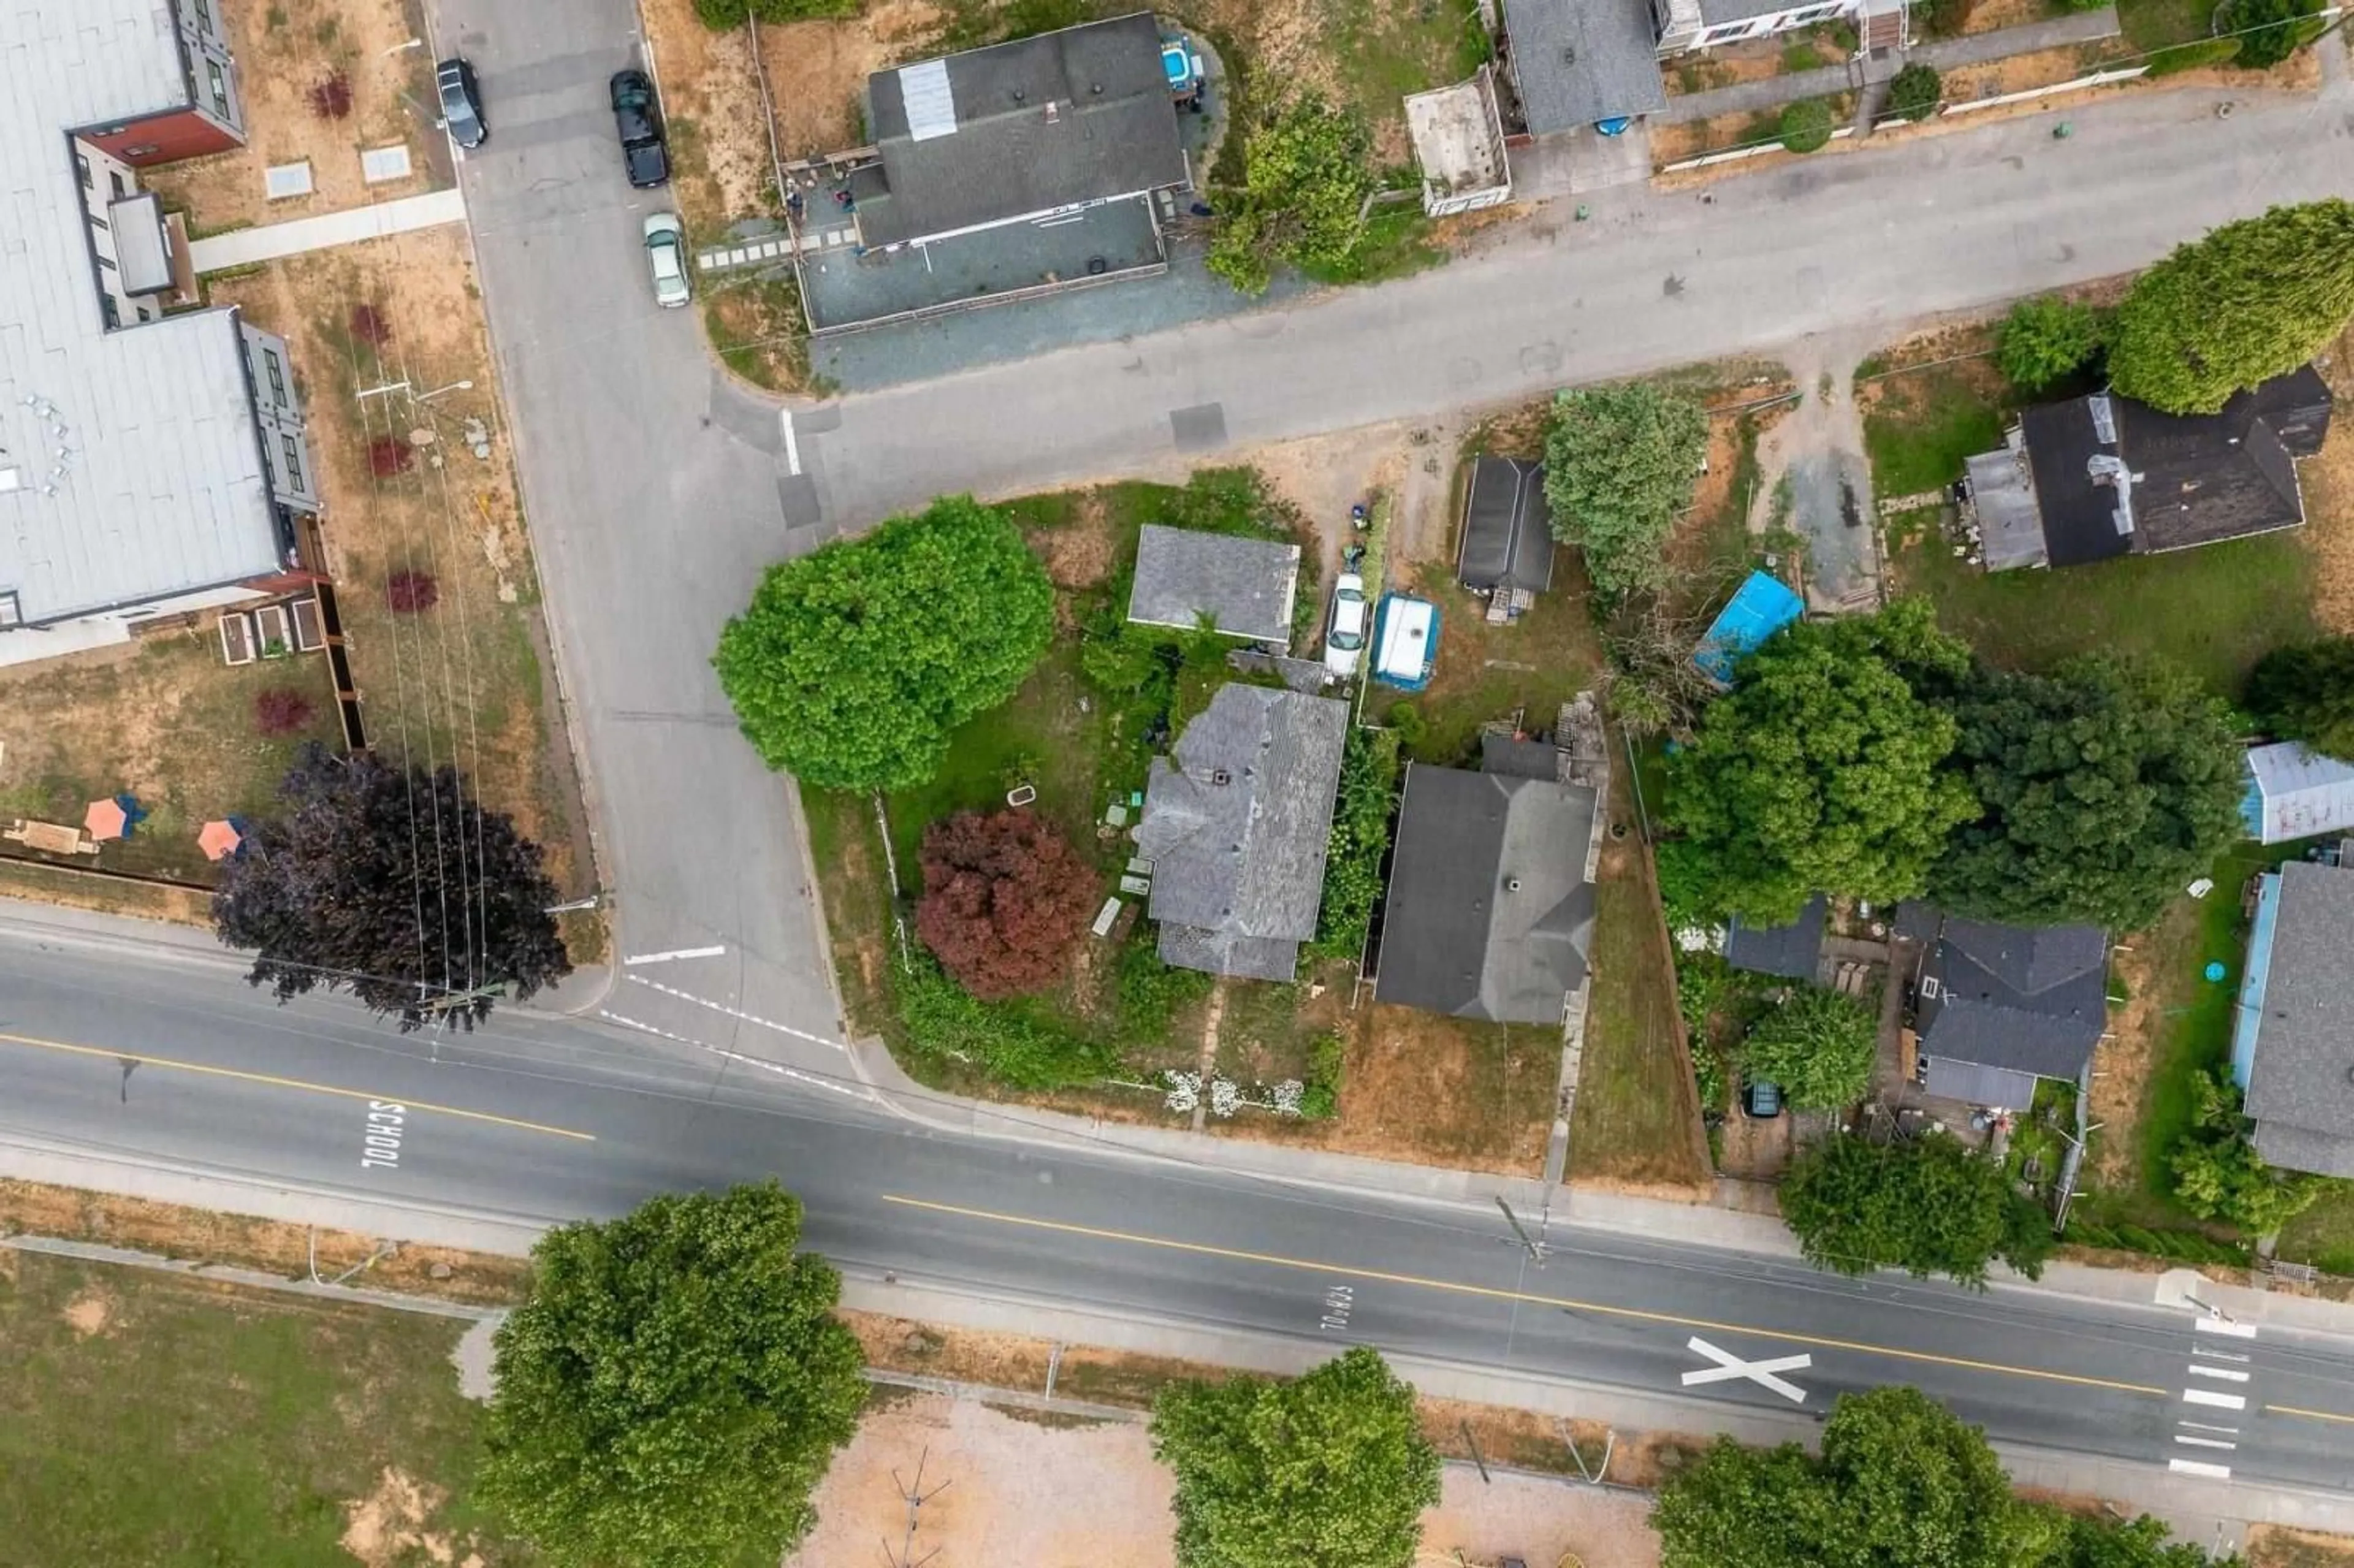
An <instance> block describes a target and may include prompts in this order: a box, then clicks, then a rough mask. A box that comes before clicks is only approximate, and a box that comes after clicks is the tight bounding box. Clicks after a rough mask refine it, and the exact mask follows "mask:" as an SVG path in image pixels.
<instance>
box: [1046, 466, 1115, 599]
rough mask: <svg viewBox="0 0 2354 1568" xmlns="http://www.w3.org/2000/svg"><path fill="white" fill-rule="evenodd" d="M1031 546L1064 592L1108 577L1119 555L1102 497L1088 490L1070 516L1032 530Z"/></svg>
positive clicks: (1099, 583) (1097, 583)
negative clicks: (1061, 520) (1067, 520)
mask: <svg viewBox="0 0 2354 1568" xmlns="http://www.w3.org/2000/svg"><path fill="white" fill-rule="evenodd" d="M1028 542H1029V546H1030V548H1031V549H1032V550H1033V551H1034V552H1036V553H1037V555H1038V556H1039V557H1040V558H1041V559H1042V560H1044V562H1045V563H1046V576H1047V577H1050V578H1052V579H1053V580H1054V584H1055V587H1056V588H1062V589H1064V590H1065V591H1066V592H1069V593H1077V592H1083V591H1085V590H1086V589H1087V588H1100V587H1101V586H1102V585H1103V584H1105V583H1107V582H1108V581H1110V580H1111V570H1112V567H1114V566H1115V565H1116V564H1118V562H1119V537H1118V535H1115V534H1114V532H1113V530H1112V525H1111V514H1110V512H1109V510H1108V508H1106V507H1105V505H1104V502H1103V497H1102V495H1101V494H1099V493H1097V492H1095V491H1089V492H1087V494H1086V496H1085V497H1084V498H1083V499H1081V501H1080V502H1079V504H1078V508H1077V510H1076V513H1075V514H1073V515H1072V518H1071V520H1070V521H1069V522H1068V523H1066V524H1062V525H1061V526H1059V527H1055V528H1039V529H1034V530H1032V532H1031V534H1030V535H1029V540H1028Z"/></svg>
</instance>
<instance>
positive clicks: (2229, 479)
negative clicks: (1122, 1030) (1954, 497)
mask: <svg viewBox="0 0 2354 1568" xmlns="http://www.w3.org/2000/svg"><path fill="white" fill-rule="evenodd" d="M2330 411H2331V397H2330V391H2329V384H2328V383H2327V382H2326V381H2324V380H2322V378H2321V376H2320V375H2319V373H2317V371H2315V370H2314V368H2313V367H2312V366H2305V367H2304V368H2302V369H2300V370H2295V371H2292V372H2290V373H2289V374H2288V375H2286V376H2275V377H2274V378H2273V379H2272V380H2270V381H2267V382H2265V383H2264V385H2263V386H2261V387H2255V388H2253V390H2250V391H2246V392H2241V393H2238V394H2236V395H2235V396H2234V397H2232V400H2231V401H2230V402H2228V403H2226V404H2224V405H2223V407H2222V408H2221V410H2220V411H2219V412H2217V413H2213V414H2193V415H2181V414H2164V413H2160V412H2159V411H2158V410H2157V409H2156V408H2151V407H2149V406H2148V405H2147V404H2146V403H2137V402H2136V401H2135V400H2134V399H2132V398H2130V397H2120V396H2118V395H2117V394H2115V393H2114V392H2095V393H2093V394H2091V395H2089V396H2087V397H2072V398H2070V399H2069V400H2068V401H2066V402H2064V403H2043V404H2038V405H2037V406H2036V407H2034V408H2029V409H2027V410H2025V411H2024V412H2023V413H2021V414H2020V418H2019V422H2018V423H2017V424H2016V425H2014V426H2012V427H2011V429H2009V431H2008V432H2007V433H2006V435H2005V438H2004V446H2003V448H2002V450H1999V451H1992V452H1985V453H1981V454H1980V455H1978V456H1977V457H1974V458H1972V459H1970V460H1969V461H1968V463H1967V470H1966V472H1965V476H1964V479H1963V484H1962V493H1963V496H1964V511H1963V517H1964V522H1965V524H1966V525H1967V526H1968V527H1971V528H1973V529H1975V530H1976V531H1977V535H1978V545H1979V547H1980V548H1979V554H1980V556H1981V558H1982V562H1983V565H1984V566H1985V567H1986V569H1987V570H1988V571H1990V572H1999V571H2009V570H2010V569H2012V568H2014V567H2044V566H2051V567H2073V566H2081V565H2083V564H2084V563H2086V562H2088V561H2102V560H2109V559H2113V558H2114V557H2115V556H2126V555H2135V556H2147V555H2156V554H2159V553H2161V552H2164V551H2168V550H2182V549H2188V548H2190V546H2194V545H2211V544H2214V543H2216V542H2218V541H2219V540H2223V539H2244V538H2250V537H2253V535H2259V534H2271V533H2275V532H2278V531H2279V530H2281V529H2284V528H2296V527H2299V526H2301V525H2303V524H2304V522H2305V488H2304V485H2303V482H2301V480H2300V479H2299V477H2298V474H2297V466H2296V465H2297V463H2298V461H2300V460H2302V459H2305V458H2308V457H2311V456H2313V455H2314V454H2315V453H2317V452H2318V451H2319V450H2321V443H2322V440H2323V438H2324V437H2326V436H2327V434H2328V432H2329V416H2330Z"/></svg>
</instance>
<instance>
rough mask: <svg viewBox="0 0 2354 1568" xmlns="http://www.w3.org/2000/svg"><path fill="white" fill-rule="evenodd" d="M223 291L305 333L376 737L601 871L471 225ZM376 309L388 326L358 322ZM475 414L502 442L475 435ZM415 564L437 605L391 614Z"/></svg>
mask: <svg viewBox="0 0 2354 1568" xmlns="http://www.w3.org/2000/svg"><path fill="white" fill-rule="evenodd" d="M213 297H214V299H215V301H216V302H234V303H237V304H239V305H240V306H242V307H243V308H244V309H245V311H246V312H247V313H249V315H250V316H251V317H252V318H253V319H254V321H255V322H256V323H259V324H260V325H262V326H264V327H267V328H269V329H270V330H271V331H273V332H276V333H279V334H282V335H283V336H284V337H285V338H286V339H287V341H288V344H289V345H290V346H291V347H292V351H293V359H294V365H295V368H296V372H297V374H298V376H300V377H301V379H302V393H303V401H304V407H305V410H306V412H307V414H308V416H309V419H310V428H311V450H312V461H313V463H314V464H316V465H317V467H318V469H319V477H320V482H321V486H322V489H323V494H324V496H325V498H326V503H327V508H326V513H325V514H324V517H323V520H322V527H323V535H324V537H325V540H326V548H327V555H328V558H329V564H330V567H331V569H332V572H333V575H334V579H335V582H336V585H337V592H338V598H339V599H340V602H341V604H342V607H343V615H344V624H345V636H346V638H347V640H348V643H349V648H350V655H351V662H352V669H353V677H354V680H355V683H356V684H357V686H358V688H359V693H360V698H361V704H362V712H363V715H364V717H365V720H366V726H367V732H368V740H369V743H370V745H371V746H372V747H375V748H376V751H377V752H378V753H379V754H381V755H382V756H384V757H385V758H387V759H389V760H391V761H393V762H394V763H396V764H399V763H403V762H409V763H414V764H415V765H417V766H419V767H434V766H441V765H449V764H454V765H455V766H456V767H457V768H459V769H460V770H461V772H463V773H464V774H466V775H467V777H468V778H469V779H470V780H472V785H473V788H474V790H475V792H476V794H477V795H478V797H479V798H480V799H481V800H482V801H483V803H484V804H485V805H488V806H490V807H492V808H493V809H495V810H503V811H505V812H507V813H509V814H510V815H512V816H513V817H514V820H515V822H516V825H517V826H518V827H519V828H520V829H521V830H522V831H523V832H524V833H525V834H526V835H527V836H528V837H530V838H532V839H534V840H536V841H537V842H539V843H540V844H542V845H543V846H545V847H546V851H547V855H548V861H547V863H548V870H549V874H551V875H552V876H553V877H554V878H555V879H556V882H557V885H558V886H559V887H561V888H564V889H566V890H567V892H572V891H578V889H579V888H580V887H581V886H582V885H585V884H586V883H587V882H588V880H589V878H590V877H591V876H592V874H593V869H592V867H591V866H590V864H589V859H588V851H587V847H586V827H585V820H584V817H583V813H582V810H581V807H580V805H579V800H578V789H577V786H576V785H575V784H574V782H573V779H572V774H571V766H570V755H569V752H568V750H567V747H566V744H565V739H564V736H563V735H562V732H561V730H560V728H559V727H558V726H559V725H560V722H561V721H560V718H559V716H558V715H559V714H560V708H559V705H558V703H557V698H556V695H555V692H554V683H553V675H552V671H551V669H550V662H549V659H548V655H547V652H546V646H547V645H546V632H545V630H544V628H543V625H542V623H541V620H540V616H539V610H538V608H537V599H538V585H537V579H536V577H535V572H534V568H533V566H532V560H531V547H530V545H529V543H528V541H527V539H526V537H525V531H524V525H523V520H522V515H521V513H520V510H519V509H518V506H517V504H516V500H515V488H514V469H513V467H512V463H511V454H510V451H509V448H508V437H507V431H506V428H505V420H504V413H503V412H502V408H501V405H500V401H499V394H498V381H497V376H496V372H495V368H494V366H493V360H492V356H491V353H490V346H489V340H488V335H487V334H486V332H485V329H484V327H483V324H482V310H481V306H480V294H479V291H477V289H476V287H475V284H474V278H473V266H472V258H471V254H470V252H469V250H468V248H467V243H466V236H465V233H464V231H463V230H462V229H461V228H457V227H456V226H450V227H445V228H433V229H423V230H419V231H417V232H415V233H410V234H404V235H398V236H395V237H393V238H387V239H377V240H371V241H368V242H367V243H366V244H362V245H353V246H345V247H342V248H340V249H334V250H327V251H319V252H314V253H313V254H310V255H305V256H297V257H292V258H289V259H287V260H283V261H279V262H274V263H272V264H270V266H269V267H267V268H265V269H263V270H260V271H259V272H256V273H252V274H249V275H247V276H244V277H239V278H235V279H230V280H228V281H221V282H218V283H217V284H216V285H215V287H214V290H213ZM362 309H366V310H369V311H373V312H374V313H375V315H376V321H377V322H378V323H381V329H380V335H381V336H382V338H383V341H382V342H381V343H380V344H379V343H372V342H370V341H368V337H369V334H368V333H366V332H363V331H360V330H357V329H356V328H355V316H354V313H355V311H359V310H362ZM466 382H471V383H472V386H463V385H461V383H466ZM404 383H405V384H406V387H405V389H401V390H395V391H390V392H378V391H376V390H375V389H376V388H380V387H397V388H398V387H401V384H404ZM363 392H366V393H368V394H369V395H368V396H366V397H361V396H360V394H361V393H363ZM470 423H472V425H473V427H474V428H475V429H479V430H481V431H482V432H483V433H485V434H486V436H487V440H488V445H489V456H488V457H487V458H478V457H476V456H475V455H474V454H473V452H472V450H469V448H468V445H467V442H466V440H465V436H466V433H467V430H468V429H469V426H470ZM387 454H389V455H388V456H387ZM401 463H405V464H406V467H405V468H404V469H399V470H398V471H386V472H382V473H379V472H377V471H376V470H377V469H378V468H385V469H387V470H390V469H393V468H394V467H395V465H397V464H401ZM404 572H407V573H419V574H423V575H424V576H426V577H430V578H431V579H432V581H433V584H434V588H435V592H436V595H437V602H436V603H435V604H434V606H433V607H432V608H431V609H429V610H426V611H424V612H423V613H418V614H396V613H394V612H393V610H392V609H391V608H390V605H389V602H388V599H387V581H388V579H389V578H390V577H392V576H393V575H394V574H396V573H404Z"/></svg>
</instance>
